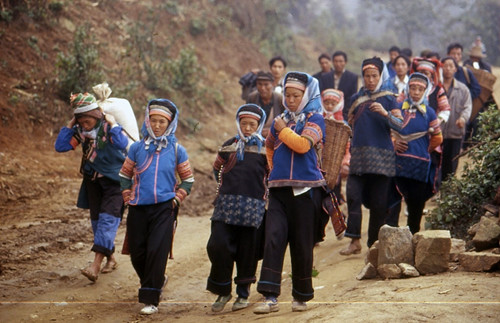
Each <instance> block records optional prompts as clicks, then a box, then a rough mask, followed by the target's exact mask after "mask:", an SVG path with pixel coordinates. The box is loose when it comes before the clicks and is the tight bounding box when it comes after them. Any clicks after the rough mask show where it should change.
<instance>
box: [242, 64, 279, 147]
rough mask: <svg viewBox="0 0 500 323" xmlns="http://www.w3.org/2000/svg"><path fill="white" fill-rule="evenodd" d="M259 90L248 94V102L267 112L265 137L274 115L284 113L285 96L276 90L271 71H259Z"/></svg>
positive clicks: (257, 81)
mask: <svg viewBox="0 0 500 323" xmlns="http://www.w3.org/2000/svg"><path fill="white" fill-rule="evenodd" d="M256 84H257V91H253V92H252V93H250V95H249V96H248V99H247V102H246V103H253V104H256V105H258V106H260V107H261V108H262V109H263V110H264V112H265V113H266V120H265V124H264V128H263V129H262V136H263V137H264V138H265V137H267V134H268V133H269V128H270V127H271V123H272V122H273V119H274V117H276V116H278V115H279V114H280V113H282V112H283V111H284V110H285V108H284V107H283V103H282V101H283V96H282V95H281V93H278V92H275V91H274V85H273V84H274V76H273V75H272V74H271V73H270V72H264V71H259V72H257V76H256Z"/></svg>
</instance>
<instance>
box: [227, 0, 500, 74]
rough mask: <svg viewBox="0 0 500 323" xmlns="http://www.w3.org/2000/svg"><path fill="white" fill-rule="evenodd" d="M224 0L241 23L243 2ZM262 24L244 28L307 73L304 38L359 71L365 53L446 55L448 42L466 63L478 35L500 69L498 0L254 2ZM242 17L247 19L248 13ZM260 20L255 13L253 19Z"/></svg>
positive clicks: (269, 52) (309, 64)
mask: <svg viewBox="0 0 500 323" xmlns="http://www.w3.org/2000/svg"><path fill="white" fill-rule="evenodd" d="M219 2H225V3H226V4H227V5H230V6H231V7H232V8H233V14H234V16H235V17H236V20H245V18H244V17H243V16H245V10H247V9H248V8H245V5H244V3H245V1H241V2H240V1H238V2H237V3H233V4H230V2H232V1H219ZM249 2H251V3H252V4H253V5H255V6H256V7H257V8H259V10H262V11H261V13H260V14H261V15H264V16H265V23H264V24H263V25H262V24H259V23H258V22H256V23H255V24H252V23H251V22H249V23H247V24H246V25H244V26H243V28H247V32H248V33H249V34H251V35H252V37H253V38H254V40H255V41H256V42H257V43H258V44H259V46H260V48H261V51H262V52H263V53H264V54H265V55H267V56H268V57H271V56H273V55H283V56H284V57H286V58H287V59H288V60H289V63H290V65H292V66H295V67H297V68H303V69H305V70H313V69H317V63H316V62H315V61H311V60H310V59H306V58H305V55H304V46H302V45H301V43H303V42H305V41H304V37H305V38H312V39H313V40H314V43H315V44H317V45H316V48H307V50H313V51H315V52H317V54H318V55H319V54H320V53H321V52H326V53H328V54H332V53H333V52H334V51H336V50H343V51H345V52H346V53H347V54H348V56H349V62H348V68H350V69H352V70H354V71H357V69H358V67H359V66H360V64H361V61H362V60H363V59H364V58H366V56H367V53H371V52H373V54H377V55H380V56H382V58H384V59H385V60H386V59H387V50H388V49H389V47H391V46H392V45H396V46H398V47H400V48H405V47H408V48H410V49H412V51H413V56H418V55H419V54H420V52H421V51H422V50H424V49H429V50H432V51H434V52H438V53H439V54H440V55H441V57H444V56H446V48H447V46H448V45H449V44H450V43H452V42H458V43H460V44H462V46H463V47H464V53H463V54H464V60H465V59H466V58H468V52H469V49H470V47H471V44H472V42H473V41H474V39H475V38H476V36H477V35H480V36H481V37H482V41H483V43H484V45H485V46H486V51H487V58H486V60H487V61H489V62H490V63H493V64H496V65H500V59H499V57H500V55H499V54H500V41H499V40H500V23H499V21H500V18H499V17H500V1H498V0H421V1H413V0H286V1H283V0H253V1H249ZM246 15H249V14H248V13H246ZM257 16H258V15H257Z"/></svg>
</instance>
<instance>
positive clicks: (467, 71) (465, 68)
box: [462, 66, 470, 87]
mask: <svg viewBox="0 0 500 323" xmlns="http://www.w3.org/2000/svg"><path fill="white" fill-rule="evenodd" d="M462 69H463V71H464V76H465V80H466V81H467V87H470V75H469V70H468V69H467V67H465V66H462Z"/></svg>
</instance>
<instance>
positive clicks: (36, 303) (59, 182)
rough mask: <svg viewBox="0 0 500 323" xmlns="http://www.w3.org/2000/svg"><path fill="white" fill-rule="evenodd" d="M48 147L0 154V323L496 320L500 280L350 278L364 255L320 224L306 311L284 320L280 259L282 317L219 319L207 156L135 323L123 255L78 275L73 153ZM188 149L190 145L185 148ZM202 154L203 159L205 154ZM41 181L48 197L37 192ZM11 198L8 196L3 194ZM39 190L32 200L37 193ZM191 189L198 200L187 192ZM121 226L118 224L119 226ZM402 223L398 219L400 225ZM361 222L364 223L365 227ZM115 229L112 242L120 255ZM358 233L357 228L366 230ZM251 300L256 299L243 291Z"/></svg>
mask: <svg viewBox="0 0 500 323" xmlns="http://www.w3.org/2000/svg"><path fill="white" fill-rule="evenodd" d="M50 144H51V141H50V140H47V141H46V142H44V143H43V144H42V147H41V148H46V149H47V150H48V151H47V152H44V153H43V154H41V153H39V152H32V153H30V155H28V156H23V157H20V156H19V154H11V153H9V152H2V153H1V154H0V158H1V160H0V185H1V188H2V191H3V192H5V193H6V194H8V195H9V194H10V195H9V196H10V197H9V198H10V200H9V201H7V202H6V203H5V204H4V205H2V206H1V209H0V210H1V217H0V235H1V237H2V238H1V246H0V260H1V262H0V264H1V267H0V269H1V272H0V277H1V281H0V321H1V322H49V321H56V322H69V321H73V322H88V321H94V322H138V321H156V320H158V321H165V320H169V321H178V322H196V321H198V322H200V321H213V322H220V321H223V322H236V321H238V322H241V321H254V320H255V321H264V322H304V321H313V322H327V321H330V322H331V321H339V322H340V321H346V320H352V321H354V322H359V321H370V322H378V321H389V320H391V321H449V322H452V321H453V322H470V321H481V322H497V320H498V315H499V314H500V299H499V296H498V290H499V289H500V279H499V278H500V273H499V272H494V273H466V272H460V271H453V270H452V271H450V272H448V273H444V274H439V275H433V276H425V277H419V278H412V279H401V280H388V281H383V280H368V281H357V280H356V279H355V276H356V275H357V273H358V272H359V271H360V270H361V269H362V267H363V266H364V254H365V252H366V248H365V249H364V250H363V253H362V254H360V255H355V256H350V257H342V256H340V255H339V254H338V252H339V250H340V249H341V248H342V247H343V246H344V245H345V244H346V243H347V242H348V241H347V239H346V240H343V241H337V240H336V238H335V235H334V234H333V230H332V228H331V227H330V225H329V226H328V231H327V237H326V241H325V242H323V243H321V244H320V246H319V247H317V248H316V249H315V267H316V269H317V270H318V271H319V275H318V276H317V277H316V278H314V286H315V289H316V295H315V298H314V301H312V302H310V310H309V311H307V312H305V313H292V312H291V308H290V301H291V295H290V294H291V291H290V279H289V270H290V269H289V268H290V267H289V260H288V259H287V260H286V261H285V273H283V288H282V289H283V290H282V297H280V301H281V310H280V311H279V312H277V313H273V314H271V315H264V316H257V315H255V314H253V313H252V309H251V308H250V309H246V310H242V311H240V312H235V313H233V312H231V311H230V306H228V309H227V310H226V311H224V312H223V313H222V314H218V315H214V314H212V313H211V312H210V304H211V302H213V300H214V299H215V296H214V295H211V294H210V293H208V292H207V291H205V284H206V278H207V275H208V273H209V266H210V263H209V261H208V257H207V255H206V251H205V245H206V242H207V240H208V236H209V233H210V232H209V228H210V226H209V224H210V221H209V216H210V207H209V204H208V203H207V201H209V200H210V199H211V195H212V193H211V192H213V188H214V187H213V182H211V180H210V179H209V178H208V176H207V175H205V174H209V166H207V164H208V163H207V160H210V161H211V159H212V157H211V156H210V154H208V153H204V154H194V153H193V154H192V155H194V156H193V158H192V159H193V161H192V162H193V164H194V167H195V169H198V171H197V177H196V178H197V183H196V184H195V187H194V190H193V192H194V193H193V195H192V196H191V197H190V198H189V199H188V200H187V201H186V205H185V207H184V208H183V209H182V210H181V212H182V214H181V217H180V220H179V227H178V231H177V234H176V237H175V244H174V256H175V259H174V260H171V261H169V263H168V266H167V271H168V275H169V283H168V285H167V287H166V291H165V293H164V295H165V299H164V301H163V302H162V303H161V304H160V313H159V314H157V315H155V316H153V317H142V316H140V315H139V314H137V313H138V310H139V309H140V308H141V305H140V304H138V303H137V298H136V297H137V295H136V293H137V289H138V287H139V284H138V283H139V282H138V279H137V276H136V275H135V272H134V270H133V268H132V265H131V263H130V260H129V259H128V256H124V255H121V254H118V261H119V264H120V266H119V268H118V269H117V270H116V271H115V272H113V273H111V274H106V275H101V276H100V277H99V279H98V281H97V282H96V283H95V284H94V283H91V282H90V281H88V280H87V279H86V278H85V277H83V276H82V275H81V274H80V272H79V270H80V268H82V267H84V266H85V265H86V264H87V263H89V262H90V261H91V260H92V257H93V254H92V253H91V252H90V251H89V249H90V247H91V242H92V234H91V228H90V223H89V221H88V215H87V213H86V212H85V211H82V210H78V209H76V207H75V206H74V202H75V197H76V193H77V191H78V188H79V183H80V180H79V178H78V174H77V173H76V170H77V168H78V162H79V154H80V153H79V152H75V153H68V154H56V153H55V152H52V151H50V146H49V145H50ZM209 144H210V143H207V145H209ZM187 146H188V150H191V151H197V148H196V147H194V146H192V145H190V144H187ZM209 156H210V157H209ZM12 176H15V177H16V178H17V179H18V181H17V183H24V185H25V186H26V187H28V186H29V187H30V188H32V189H31V190H26V191H28V192H31V193H30V194H31V196H22V194H21V193H22V191H19V190H17V189H16V187H13V186H12V184H10V186H9V183H12V182H10V181H9V179H11V178H12ZM43 183H49V184H50V185H52V189H51V190H50V191H44V190H40V191H37V190H36V187H37V186H38V185H40V186H41V187H45V186H43V185H42V184H43ZM9 192H11V193H9ZM37 192H38V193H37ZM195 192H198V193H195ZM125 220H126V219H125ZM401 220H402V221H401V222H402V224H403V222H404V221H405V218H404V216H403V217H402V219H401ZM367 222H368V221H367V218H366V216H365V219H364V223H365V225H366V223H367ZM124 227H125V226H124V224H122V225H121V227H120V230H119V232H118V235H117V243H116V244H117V250H118V251H120V250H121V243H122V242H123V236H124ZM364 232H365V235H366V227H365V231H364ZM364 241H366V236H364ZM250 300H251V302H252V303H255V302H259V301H260V300H261V297H260V295H259V294H258V293H256V291H255V287H252V294H251V297H250Z"/></svg>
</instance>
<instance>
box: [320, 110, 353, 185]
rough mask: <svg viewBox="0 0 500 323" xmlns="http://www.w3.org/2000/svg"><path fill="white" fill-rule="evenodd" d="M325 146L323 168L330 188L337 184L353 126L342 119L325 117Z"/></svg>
mask: <svg viewBox="0 0 500 323" xmlns="http://www.w3.org/2000/svg"><path fill="white" fill-rule="evenodd" d="M325 128H326V129H325V130H326V134H325V146H324V147H323V152H322V164H321V165H322V168H323V171H325V180H326V184H327V185H328V188H330V189H333V188H334V187H335V185H336V184H337V180H338V177H339V174H340V167H341V166H342V159H343V158H344V155H345V149H346V146H347V143H348V142H349V137H351V128H350V127H349V126H348V125H346V124H345V123H344V122H342V121H337V120H334V119H325Z"/></svg>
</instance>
